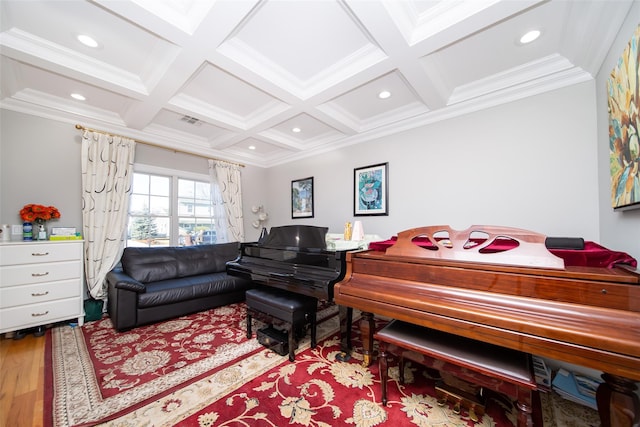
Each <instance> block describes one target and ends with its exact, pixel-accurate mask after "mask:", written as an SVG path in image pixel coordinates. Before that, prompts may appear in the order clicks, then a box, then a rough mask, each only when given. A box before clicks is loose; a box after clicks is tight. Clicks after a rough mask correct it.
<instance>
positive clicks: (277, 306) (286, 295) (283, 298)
mask: <svg viewBox="0 0 640 427" xmlns="http://www.w3.org/2000/svg"><path fill="white" fill-rule="evenodd" d="M245 298H246V303H247V306H248V307H250V308H252V309H254V310H257V311H259V312H262V313H265V314H268V315H270V316H273V317H275V318H277V319H280V320H284V321H287V322H290V323H298V322H300V321H302V320H304V319H305V314H307V313H315V311H316V310H317V308H318V300H317V299H316V298H313V297H308V296H305V295H301V294H295V293H291V292H287V291H283V290H280V289H276V288H257V289H250V290H248V291H247V292H246V294H245Z"/></svg>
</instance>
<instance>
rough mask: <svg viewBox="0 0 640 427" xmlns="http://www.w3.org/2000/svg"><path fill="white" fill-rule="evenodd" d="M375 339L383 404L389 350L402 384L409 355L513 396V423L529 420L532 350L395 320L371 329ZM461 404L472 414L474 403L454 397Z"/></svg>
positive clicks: (534, 387) (523, 423)
mask: <svg viewBox="0 0 640 427" xmlns="http://www.w3.org/2000/svg"><path fill="white" fill-rule="evenodd" d="M374 339H376V340H378V342H379V345H380V357H379V359H378V361H379V367H380V383H381V386H382V404H383V405H385V406H386V404H387V380H388V354H389V353H391V354H395V355H396V356H398V357H399V360H400V364H399V368H400V372H399V375H400V378H399V379H400V383H401V384H402V383H404V372H403V371H404V361H405V359H409V360H412V361H414V362H416V363H419V364H421V365H424V366H426V367H427V368H431V369H436V370H438V371H443V372H447V373H451V374H452V375H454V376H455V377H457V378H459V379H461V380H463V381H467V382H469V383H472V384H474V385H477V386H481V387H485V388H487V389H490V390H493V391H495V392H498V393H502V394H505V395H507V396H509V397H510V398H513V399H515V400H516V407H517V409H518V427H521V426H531V425H533V418H532V413H533V407H534V404H533V396H532V393H533V392H534V391H535V390H537V388H538V387H537V384H536V382H535V377H534V374H533V369H532V362H531V355H529V354H527V353H523V352H520V351H517V350H512V349H509V348H505V347H500V346H496V345H493V344H489V343H485V342H482V341H476V340H473V339H470V338H466V337H462V336H459V335H454V334H449V333H446V332H442V331H438V330H434V329H429V328H425V327H422V326H419V325H414V324H411V323H406V322H402V321H399V320H393V321H391V322H390V323H389V324H387V325H386V326H385V327H384V328H382V329H381V330H380V331H378V332H377V333H376V334H374ZM462 394H463V393H462ZM462 394H458V395H456V397H455V398H454V399H456V398H457V399H458V400H460V399H462V398H460V397H459V396H460V395H462ZM464 400H467V399H464ZM461 403H463V404H464V403H467V404H471V408H470V409H471V410H470V411H469V412H470V415H472V412H473V409H474V408H473V402H469V401H466V402H460V401H457V402H456V406H458V407H459V405H460V404H461ZM463 406H464V405H463ZM478 409H481V408H478ZM538 410H539V408H538ZM539 415H540V414H536V417H535V418H536V419H537V420H540V419H541V416H539Z"/></svg>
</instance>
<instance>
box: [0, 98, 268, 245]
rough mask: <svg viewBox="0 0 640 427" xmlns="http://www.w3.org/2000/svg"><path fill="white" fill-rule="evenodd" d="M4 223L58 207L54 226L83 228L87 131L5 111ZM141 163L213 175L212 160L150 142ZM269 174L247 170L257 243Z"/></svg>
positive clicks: (0, 156)
mask: <svg viewBox="0 0 640 427" xmlns="http://www.w3.org/2000/svg"><path fill="white" fill-rule="evenodd" d="M0 122H1V127H0V223H1V224H22V221H21V220H20V215H19V214H18V212H19V211H20V209H21V208H22V207H23V206H24V205H25V204H27V203H38V204H44V205H53V206H56V207H57V208H58V209H60V212H61V218H60V219H59V220H56V221H52V222H51V225H57V226H67V227H76V228H77V229H78V231H80V230H82V210H81V209H82V207H81V202H82V200H81V197H80V194H81V180H82V177H81V162H80V147H81V133H80V131H79V130H77V129H75V127H74V125H73V124H70V123H65V122H59V121H55V120H49V119H44V118H40V117H36V116H31V115H28V114H22V113H17V112H13V111H9V110H4V109H3V110H0ZM136 162H140V163H145V164H151V165H154V166H159V167H165V168H170V169H177V170H185V171H190V172H195V173H201V174H205V175H208V173H209V172H208V168H207V161H206V159H204V158H202V157H198V156H192V155H188V154H181V153H175V152H173V151H171V150H164V149H161V148H157V147H151V146H148V145H144V144H138V145H137V146H136ZM265 174H266V171H265V170H264V169H262V168H256V167H253V166H247V167H244V168H242V187H243V205H244V206H245V207H246V206H248V209H245V212H248V214H245V221H244V222H245V224H244V225H245V235H246V240H257V238H258V236H259V233H260V230H256V229H254V228H253V227H251V222H252V221H253V220H254V219H255V218H254V217H253V214H251V210H250V208H251V206H252V205H253V204H259V203H262V202H263V201H264V200H265V198H264V194H265V191H266V182H265Z"/></svg>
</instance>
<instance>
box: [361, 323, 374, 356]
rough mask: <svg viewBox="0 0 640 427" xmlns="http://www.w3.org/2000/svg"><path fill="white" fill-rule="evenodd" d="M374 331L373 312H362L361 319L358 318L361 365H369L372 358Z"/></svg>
mask: <svg viewBox="0 0 640 427" xmlns="http://www.w3.org/2000/svg"><path fill="white" fill-rule="evenodd" d="M374 332H375V320H374V319H373V313H369V312H364V311H363V312H362V319H361V320H360V334H361V336H362V353H363V360H362V366H365V367H367V366H369V365H371V360H372V359H373V333H374Z"/></svg>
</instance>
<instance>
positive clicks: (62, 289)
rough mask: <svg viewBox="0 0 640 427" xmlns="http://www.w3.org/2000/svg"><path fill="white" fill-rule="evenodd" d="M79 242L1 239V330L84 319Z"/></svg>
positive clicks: (17, 335)
mask: <svg viewBox="0 0 640 427" xmlns="http://www.w3.org/2000/svg"><path fill="white" fill-rule="evenodd" d="M82 248H83V242H82V241H72V242H48V241H43V242H2V243H0V333H5V332H13V331H17V332H14V338H21V337H23V336H24V333H25V332H24V331H25V330H29V329H30V328H35V332H36V334H38V335H41V334H42V333H43V332H44V327H45V326H46V325H48V324H51V323H55V322H60V321H64V320H68V319H73V318H76V319H77V322H78V324H79V325H82V324H83V322H84V309H83V295H84V289H83V268H82V256H83V255H82V254H83V250H82Z"/></svg>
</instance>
